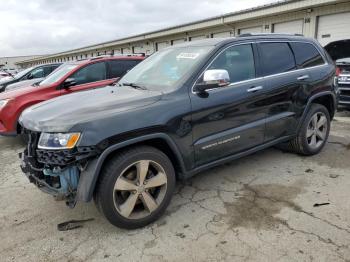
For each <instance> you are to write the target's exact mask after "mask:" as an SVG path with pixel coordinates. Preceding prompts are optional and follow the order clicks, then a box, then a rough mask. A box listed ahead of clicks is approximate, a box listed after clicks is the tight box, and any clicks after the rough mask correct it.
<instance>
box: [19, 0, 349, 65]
mask: <svg viewBox="0 0 350 262" xmlns="http://www.w3.org/2000/svg"><path fill="white" fill-rule="evenodd" d="M244 33H291V34H303V35H305V36H307V37H314V38H317V39H318V40H319V41H320V43H321V44H322V45H325V44H327V43H329V42H331V41H335V40H339V39H347V38H348V39H350V1H349V0H348V1H342V0H286V1H280V2H277V3H273V4H269V5H265V6H260V7H257V8H252V9H248V10H243V11H239V12H234V13H228V14H224V15H221V16H217V17H211V18H208V19H204V20H200V21H195V22H192V23H187V24H182V25H177V26H173V27H169V28H165V29H161V30H158V31H154V32H148V33H144V34H139V35H135V36H130V37H126V38H121V39H116V40H114V41H110V42H105V43H101V44H97V45H92V46H86V47H82V48H78V49H74V50H68V51H66V52H61V53H57V54H52V55H48V56H42V57H38V58H34V59H28V60H25V61H21V62H18V63H17V64H18V65H21V66H24V67H27V66H30V65H33V64H43V63H50V62H65V61H72V60H76V59H82V58H89V57H92V56H97V55H101V54H106V53H109V52H111V51H114V53H122V54H132V53H146V54H151V53H153V52H155V51H157V50H160V49H162V48H164V47H166V46H169V45H175V44H177V43H181V42H185V41H194V40H197V39H201V38H211V37H230V36H232V37H234V36H237V35H240V34H244Z"/></svg>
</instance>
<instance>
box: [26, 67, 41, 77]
mask: <svg viewBox="0 0 350 262" xmlns="http://www.w3.org/2000/svg"><path fill="white" fill-rule="evenodd" d="M29 76H30V77H29V78H30V79H34V78H40V77H44V68H43V67H40V68H37V69H34V70H33V71H32V72H31V73H30V74H29Z"/></svg>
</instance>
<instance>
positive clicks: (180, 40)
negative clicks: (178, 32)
mask: <svg viewBox="0 0 350 262" xmlns="http://www.w3.org/2000/svg"><path fill="white" fill-rule="evenodd" d="M185 41H186V39H184V38H181V39H175V40H172V41H171V43H172V45H177V44H181V43H184V42H185Z"/></svg>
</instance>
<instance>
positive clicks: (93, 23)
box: [0, 0, 276, 56]
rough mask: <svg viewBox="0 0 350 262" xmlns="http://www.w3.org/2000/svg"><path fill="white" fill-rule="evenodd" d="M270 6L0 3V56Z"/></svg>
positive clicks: (80, 0) (60, 0)
mask: <svg viewBox="0 0 350 262" xmlns="http://www.w3.org/2000/svg"><path fill="white" fill-rule="evenodd" d="M271 2H276V0H251V1H246V0H235V1H232V0H222V1H220V3H218V0H191V1H188V0H178V1H170V0H153V1H143V0H133V1H132V0H118V1H115V0H99V1H96V0H74V1H70V0H27V1H21V0H8V1H2V3H1V5H0V56H16V55H31V54H50V53H56V52H61V51H65V50H69V49H73V48H78V47H83V46H86V45H90V44H95V43H100V42H104V41H109V40H113V39H117V38H121V37H125V36H131V35H134V34H139V33H143V32H149V31H153V30H158V29H161V28H164V27H169V26H173V25H179V24H182V23H186V22H191V21H196V20H198V19H203V18H207V17H212V16H216V15H220V14H224V13H228V12H233V11H237V10H242V9H246V8H250V7H256V6H258V5H263V4H267V3H271Z"/></svg>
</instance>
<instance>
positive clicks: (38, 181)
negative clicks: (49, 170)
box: [19, 152, 66, 198]
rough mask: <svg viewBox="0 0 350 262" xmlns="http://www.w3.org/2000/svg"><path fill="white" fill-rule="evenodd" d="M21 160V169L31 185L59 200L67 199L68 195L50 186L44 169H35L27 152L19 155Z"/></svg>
mask: <svg viewBox="0 0 350 262" xmlns="http://www.w3.org/2000/svg"><path fill="white" fill-rule="evenodd" d="M19 157H20V159H21V169H22V172H23V173H24V174H25V175H26V177H27V178H28V179H29V181H30V182H31V183H33V184H34V185H36V186H37V187H38V188H39V189H40V190H41V191H43V192H45V193H47V194H50V195H53V196H55V197H57V198H65V197H66V195H65V194H63V193H62V192H61V191H60V190H59V189H58V188H55V187H53V186H51V185H49V184H48V183H47V181H46V178H45V176H44V173H43V171H44V169H43V168H37V167H34V166H33V164H32V163H31V162H32V160H30V158H31V157H28V156H27V155H26V154H25V152H22V153H19Z"/></svg>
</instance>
